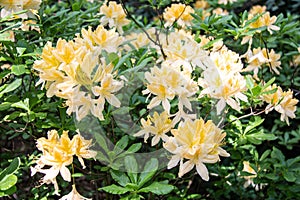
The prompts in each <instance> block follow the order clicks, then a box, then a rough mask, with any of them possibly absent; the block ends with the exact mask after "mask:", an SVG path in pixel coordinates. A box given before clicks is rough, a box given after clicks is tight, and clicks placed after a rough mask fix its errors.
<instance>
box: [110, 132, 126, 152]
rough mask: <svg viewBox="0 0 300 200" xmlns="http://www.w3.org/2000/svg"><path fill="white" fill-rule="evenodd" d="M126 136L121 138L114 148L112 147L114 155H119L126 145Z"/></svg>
mask: <svg viewBox="0 0 300 200" xmlns="http://www.w3.org/2000/svg"><path fill="white" fill-rule="evenodd" d="M128 141H129V139H128V136H127V135H125V136H123V137H122V138H121V139H120V140H119V141H118V142H117V144H116V146H115V147H114V150H113V151H114V152H115V154H116V155H118V154H119V153H121V152H122V151H123V150H124V149H125V148H126V147H127V145H128Z"/></svg>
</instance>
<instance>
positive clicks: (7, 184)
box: [0, 174, 18, 190]
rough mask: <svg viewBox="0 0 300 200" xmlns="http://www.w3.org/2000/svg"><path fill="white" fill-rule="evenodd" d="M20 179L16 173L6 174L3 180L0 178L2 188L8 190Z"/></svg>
mask: <svg viewBox="0 0 300 200" xmlns="http://www.w3.org/2000/svg"><path fill="white" fill-rule="evenodd" d="M17 181H18V177H17V176H16V175H14V174H9V175H6V176H5V177H4V178H3V179H2V180H0V190H8V189H9V188H11V187H12V186H14V185H15V184H16V183H17Z"/></svg>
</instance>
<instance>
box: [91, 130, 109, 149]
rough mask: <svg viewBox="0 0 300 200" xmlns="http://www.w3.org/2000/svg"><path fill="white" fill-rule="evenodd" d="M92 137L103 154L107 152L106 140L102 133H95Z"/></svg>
mask: <svg viewBox="0 0 300 200" xmlns="http://www.w3.org/2000/svg"><path fill="white" fill-rule="evenodd" d="M94 137H95V140H96V142H97V143H98V144H99V146H100V147H101V148H102V149H103V150H104V151H105V152H108V151H109V149H108V146H107V143H106V139H105V137H104V136H103V135H102V133H100V132H99V133H95V134H94Z"/></svg>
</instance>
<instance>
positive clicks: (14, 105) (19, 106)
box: [11, 98, 30, 112]
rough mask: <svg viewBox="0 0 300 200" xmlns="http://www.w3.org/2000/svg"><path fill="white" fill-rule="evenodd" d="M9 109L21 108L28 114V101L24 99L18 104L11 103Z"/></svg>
mask: <svg viewBox="0 0 300 200" xmlns="http://www.w3.org/2000/svg"><path fill="white" fill-rule="evenodd" d="M11 107H15V108H21V109H24V110H26V111H27V112H30V109H29V99H28V98H26V99H24V101H19V102H16V103H13V104H11Z"/></svg>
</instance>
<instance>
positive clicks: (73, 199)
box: [59, 184, 91, 200]
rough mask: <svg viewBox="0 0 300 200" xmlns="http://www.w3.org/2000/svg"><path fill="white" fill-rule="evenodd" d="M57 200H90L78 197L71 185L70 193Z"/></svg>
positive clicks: (73, 186)
mask: <svg viewBox="0 0 300 200" xmlns="http://www.w3.org/2000/svg"><path fill="white" fill-rule="evenodd" d="M59 200H91V199H89V198H85V197H84V196H82V195H80V194H79V193H78V192H77V190H76V187H75V184H73V185H72V191H71V192H70V193H69V194H67V195H65V196H63V197H62V198H60V199H59Z"/></svg>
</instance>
